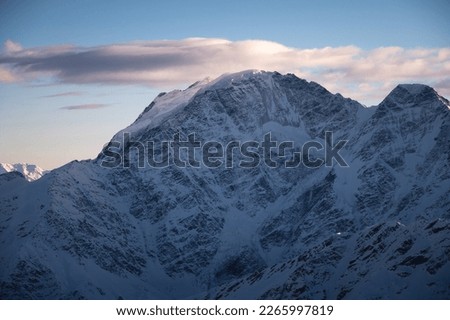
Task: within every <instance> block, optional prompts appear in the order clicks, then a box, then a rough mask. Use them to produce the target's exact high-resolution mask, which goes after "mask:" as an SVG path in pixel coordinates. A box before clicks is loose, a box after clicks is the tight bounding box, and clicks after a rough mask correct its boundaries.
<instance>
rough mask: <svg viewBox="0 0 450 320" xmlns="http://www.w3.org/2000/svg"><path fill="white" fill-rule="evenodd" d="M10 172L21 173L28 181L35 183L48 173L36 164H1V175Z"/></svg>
mask: <svg viewBox="0 0 450 320" xmlns="http://www.w3.org/2000/svg"><path fill="white" fill-rule="evenodd" d="M8 172H19V173H21V174H22V175H23V176H24V177H25V179H27V180H28V181H34V180H37V179H39V178H41V177H42V176H43V175H44V174H46V173H47V171H46V170H44V169H42V168H40V167H38V166H37V165H34V164H29V163H14V164H10V163H0V174H4V173H8Z"/></svg>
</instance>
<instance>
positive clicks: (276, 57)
mask: <svg viewBox="0 0 450 320" xmlns="http://www.w3.org/2000/svg"><path fill="white" fill-rule="evenodd" d="M449 14H450V1H447V0H443V1H441V0H429V1H416V0H409V1H402V0H398V1H384V0H379V1H346V0H343V1H321V0H317V1H300V0H296V1H289V0H286V1H283V0H281V1H264V0H259V1H256V0H250V1H244V0H240V1H233V0H232V1H213V0H209V1H200V0H193V1H171V0H166V1H114V0H109V1H85V0H79V1H70V2H69V1H46V0H40V1H29V0H23V1H8V0H6V1H5V0H2V1H0V44H1V45H2V47H1V49H0V162H7V163H16V162H28V163H34V164H37V165H39V166H41V167H43V168H45V169H53V168H55V167H58V166H61V165H63V164H65V163H67V162H69V161H71V160H74V159H78V160H82V159H89V158H94V157H96V156H97V154H98V153H99V152H100V151H101V148H102V146H103V145H104V144H105V143H107V142H108V141H109V140H110V139H111V137H112V136H113V135H114V133H116V132H117V131H119V130H120V129H122V128H124V127H126V126H127V125H129V124H130V123H131V122H133V121H134V120H135V119H136V118H137V116H138V115H139V114H140V113H141V112H142V111H143V109H144V108H145V107H146V106H147V105H148V104H149V103H150V102H151V101H152V100H153V98H154V97H155V96H156V95H157V94H158V93H159V92H161V91H168V90H173V89H183V88H185V87H186V86H188V85H189V84H191V83H193V82H195V81H197V80H200V79H202V78H204V77H207V76H209V77H216V76H219V75H220V74H222V73H227V72H235V71H240V70H245V69H263V70H268V71H279V72H281V73H287V72H293V73H295V74H296V75H297V76H299V77H302V78H305V79H307V80H310V81H311V80H312V81H316V82H318V83H320V84H322V85H323V86H325V87H326V88H327V89H328V90H330V91H331V92H333V93H337V92H339V93H341V94H343V95H344V96H346V97H350V98H353V99H356V100H358V101H360V102H361V103H363V104H366V105H367V106H371V105H376V104H378V103H379V102H380V101H381V100H382V99H383V97H385V96H386V95H387V94H388V93H389V91H390V90H392V89H393V88H394V87H395V85H396V84H398V83H424V84H428V85H431V86H433V87H434V88H435V89H436V90H437V91H438V92H439V93H440V94H441V95H443V96H446V97H447V98H449V97H450V19H448V16H449Z"/></svg>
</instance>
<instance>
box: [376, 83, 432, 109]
mask: <svg viewBox="0 0 450 320" xmlns="http://www.w3.org/2000/svg"><path fill="white" fill-rule="evenodd" d="M439 98H440V97H439V95H438V93H437V92H436V91H435V90H434V89H433V88H431V87H430V86H427V85H425V84H417V83H416V84H399V85H398V86H396V87H395V88H394V90H392V91H391V92H390V93H389V94H388V96H387V97H386V98H385V99H384V100H383V102H387V101H392V102H396V103H400V104H410V103H420V102H433V101H437V100H440V99H439Z"/></svg>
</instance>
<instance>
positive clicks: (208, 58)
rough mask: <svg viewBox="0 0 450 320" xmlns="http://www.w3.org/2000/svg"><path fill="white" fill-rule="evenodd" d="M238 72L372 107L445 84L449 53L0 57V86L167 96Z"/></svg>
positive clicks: (237, 45)
mask: <svg viewBox="0 0 450 320" xmlns="http://www.w3.org/2000/svg"><path fill="white" fill-rule="evenodd" d="M245 69H263V70H271V71H279V72H282V73H286V72H292V73H295V74H296V75H297V76H299V77H302V78H305V79H307V80H314V81H316V82H318V83H320V84H322V85H324V86H325V87H326V88H328V89H329V90H330V91H333V92H340V93H342V94H343V95H345V96H349V97H352V98H355V99H359V100H362V101H363V102H367V101H370V102H375V101H379V100H380V99H382V98H383V97H384V96H385V95H386V94H387V93H388V91H389V90H391V89H392V88H393V87H394V86H395V85H396V84H398V83H404V82H414V83H425V84H429V85H431V86H434V85H437V84H442V83H447V82H448V81H450V48H434V49H433V48H431V49H430V48H428V49H424V48H415V49H405V48H401V47H382V48H377V49H373V50H363V49H361V48H358V47H355V46H344V47H326V48H314V49H300V48H290V47H286V46H284V45H282V44H279V43H276V42H271V41H264V40H246V41H228V40H225V39H213V38H189V39H184V40H167V41H140V42H130V43H122V44H112V45H105V46H95V47H76V46H70V45H64V46H52V47H37V48H28V49H24V48H22V47H21V46H20V45H19V44H17V43H14V42H12V41H9V42H8V41H7V43H5V49H4V52H3V53H1V54H0V81H3V82H14V81H30V80H32V79H40V78H46V79H53V81H55V82H58V83H59V82H62V83H70V84H92V83H100V84H118V85H129V84H137V85H145V86H150V87H155V88H164V89H168V88H173V87H179V86H184V85H186V84H189V83H191V82H195V81H197V80H199V79H202V78H205V77H207V76H209V77H216V76H219V75H220V74H223V73H229V72H236V71H241V70H245ZM440 90H441V91H440V93H441V94H443V95H447V96H450V89H449V88H448V87H442V86H441V87H440Z"/></svg>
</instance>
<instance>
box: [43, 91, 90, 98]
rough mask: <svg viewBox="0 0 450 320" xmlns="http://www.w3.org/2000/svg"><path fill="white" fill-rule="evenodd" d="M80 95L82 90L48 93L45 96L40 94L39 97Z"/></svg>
mask: <svg viewBox="0 0 450 320" xmlns="http://www.w3.org/2000/svg"><path fill="white" fill-rule="evenodd" d="M81 95H83V93H82V92H79V91H69V92H62V93H55V94H49V95H47V96H42V97H41V98H59V97H78V96H81Z"/></svg>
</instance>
